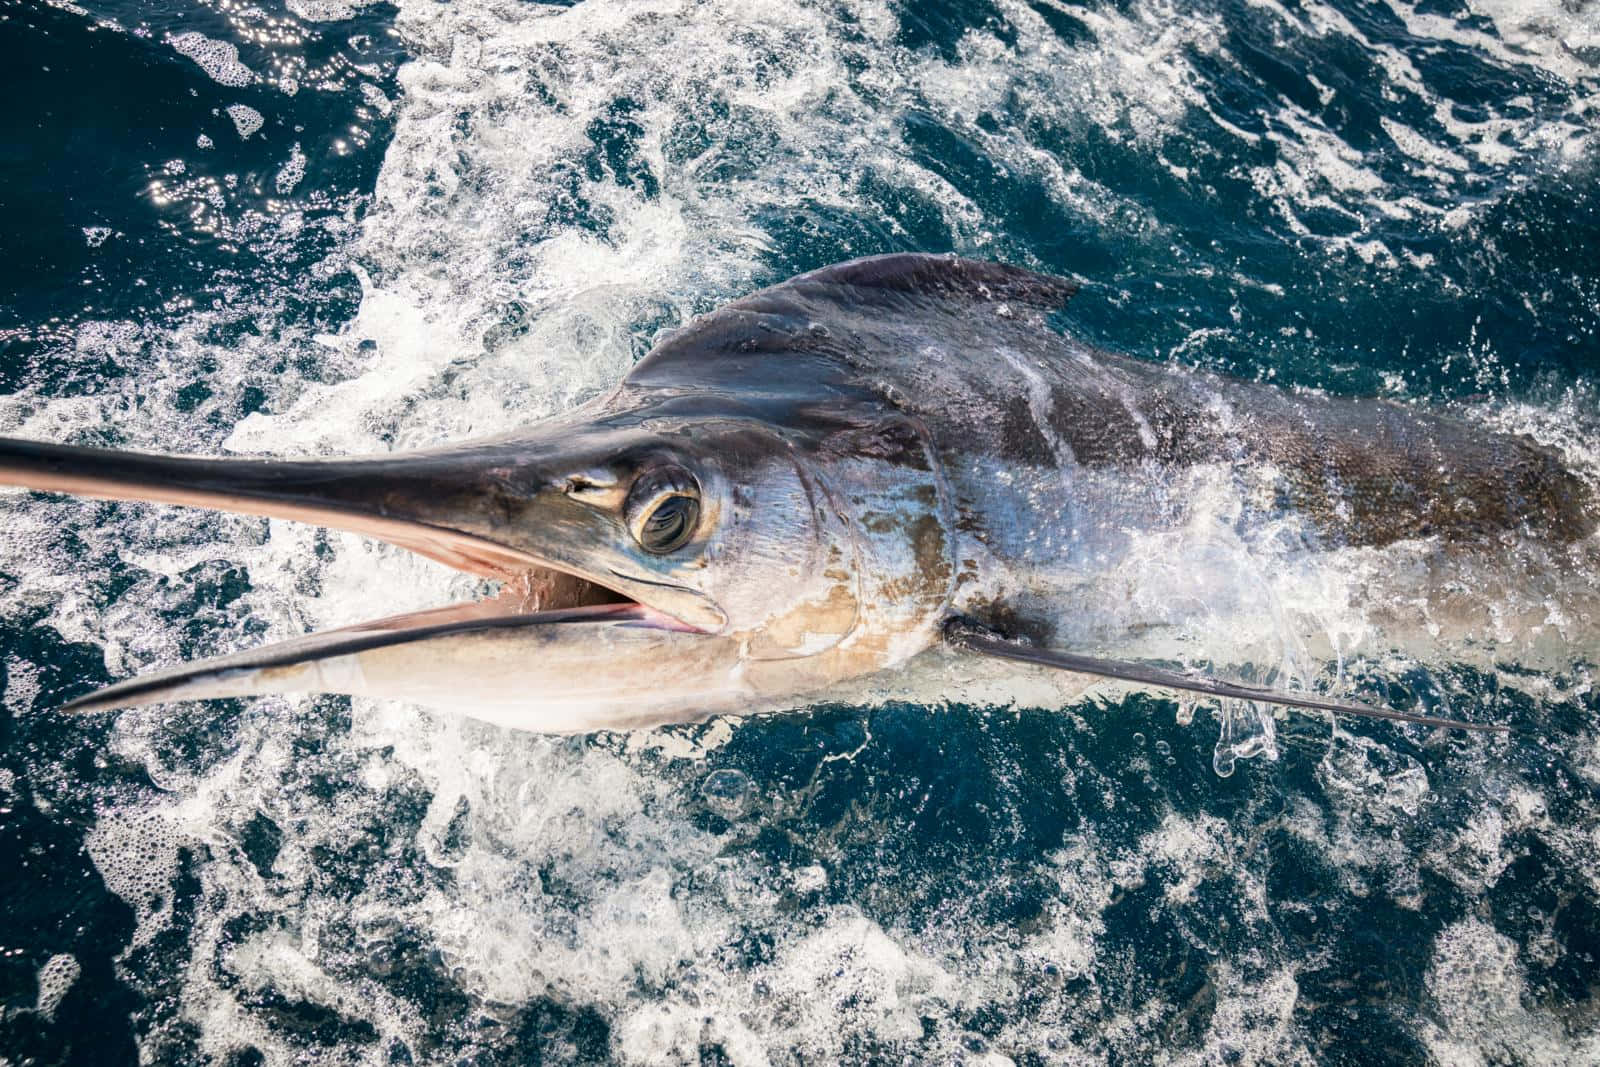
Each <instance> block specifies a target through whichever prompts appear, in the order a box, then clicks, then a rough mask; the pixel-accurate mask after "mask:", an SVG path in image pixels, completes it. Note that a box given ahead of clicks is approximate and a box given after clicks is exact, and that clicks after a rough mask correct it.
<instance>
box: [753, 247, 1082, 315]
mask: <svg viewBox="0 0 1600 1067" xmlns="http://www.w3.org/2000/svg"><path fill="white" fill-rule="evenodd" d="M808 285H841V286H849V287H851V288H853V289H858V290H861V291H862V292H863V293H864V294H876V295H879V296H888V297H906V296H914V297H922V298H928V297H934V298H938V299H942V300H947V301H966V302H980V303H995V304H1001V303H1004V304H1019V305H1021V306H1023V307H1028V308H1033V309H1035V310H1037V311H1057V310H1059V309H1060V308H1061V307H1063V306H1064V305H1065V304H1066V303H1067V301H1068V300H1070V299H1072V296H1073V294H1075V293H1076V292H1077V291H1078V283H1077V282H1076V281H1073V280H1072V279H1071V278H1061V277H1057V276H1056V275H1053V274H1038V273H1036V272H1034V271H1031V270H1025V269H1024V268H1022V267H1012V266H1008V265H1006V264H1004V263H989V262H986V261H984V260H977V259H963V258H961V257H960V256H957V255H954V254H948V255H932V254H929V253H926V252H896V253H892V254H890V255H886V256H867V257H866V258H864V259H852V260H850V261H849V262H848V263H835V264H834V265H833V266H831V267H823V268H822V269H820V270H814V271H812V272H811V273H809V274H802V275H800V276H799V277H797V278H793V279H791V280H789V281H787V282H785V283H784V284H783V285H782V286H775V287H774V288H785V287H788V286H795V287H803V286H808ZM770 292H772V290H771V289H768V290H763V291H762V292H761V293H756V294H753V296H752V297H751V298H750V299H752V300H754V299H757V298H759V297H761V296H762V295H763V294H764V293H770Z"/></svg>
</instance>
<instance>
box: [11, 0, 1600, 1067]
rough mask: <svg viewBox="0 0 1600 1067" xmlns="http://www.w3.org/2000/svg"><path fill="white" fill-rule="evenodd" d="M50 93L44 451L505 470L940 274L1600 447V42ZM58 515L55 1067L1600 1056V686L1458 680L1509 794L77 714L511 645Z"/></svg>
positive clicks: (506, 57) (34, 405) (45, 923)
mask: <svg viewBox="0 0 1600 1067" xmlns="http://www.w3.org/2000/svg"><path fill="white" fill-rule="evenodd" d="M191 33H192V34H200V35H203V37H204V38H207V39H209V40H210V41H212V42H221V43H222V44H224V45H231V46H233V47H234V48H236V49H237V55H236V57H230V56H229V55H228V54H227V52H226V48H223V49H222V50H220V51H218V50H216V46H215V45H214V44H213V45H211V46H210V50H209V51H205V52H204V53H203V54H204V55H206V56H208V57H212V61H211V62H210V64H209V67H208V66H206V65H202V64H201V63H199V62H196V61H195V60H194V59H193V58H191V53H194V52H195V51H196V48H195V47H194V46H195V42H196V40H197V39H195V38H184V37H182V36H181V35H185V34H191ZM0 56H3V57H4V59H5V64H4V68H3V69H4V70H5V75H4V82H3V84H4V85H5V86H6V88H7V90H8V91H7V93H6V99H7V100H8V101H9V102H10V106H8V107H7V108H6V109H5V111H4V114H3V116H0V123H3V124H4V125H3V127H0V145H3V147H0V218H3V219H4V220H5V224H4V228H3V230H0V234H3V238H0V240H3V244H0V393H3V394H4V395H3V397H0V432H4V433H7V434H18V435H24V436H39V437H50V438H52V439H58V440H69V441H74V442H78V443H110V444H124V445H138V446H146V447H151V448H160V449H166V450H173V451H195V452H203V451H216V450H219V449H222V448H237V449H240V450H274V449H276V450H279V451H284V452H304V451H361V450H368V451H370V450H372V449H374V448H381V447H386V446H389V445H391V444H423V443H435V442H437V441H440V440H445V439H449V438H457V437H462V436H465V435H466V434H468V433H483V432H490V431H493V430H496V429H504V428H509V427H511V426H514V425H517V424H518V423H519V422H525V421H528V420H530V419H533V418H537V417H540V416H542V415H545V414H548V413H550V412H551V411H554V410H557V409H559V408H561V407H564V406H566V405H568V404H570V403H572V402H574V401H575V400H577V399H580V398H582V397H585V396H588V395H591V394H593V393H594V392H596V391H598V390H599V389H601V388H604V387H605V386H607V385H608V384H610V383H611V382H613V381H614V380H615V379H616V378H617V377H618V376H619V375H620V374H621V373H622V371H623V370H624V369H625V368H626V366H627V365H628V363H629V361H630V360H632V359H633V358H636V357H637V356H638V355H640V354H642V353H643V352H644V351H645V350H647V349H648V347H649V345H650V343H651V340H652V339H653V338H654V337H655V336H656V335H657V334H658V333H659V332H660V331H661V330H662V329H664V328H666V327H669V326H671V325H674V324H676V323H678V322H681V321H683V319H684V318H686V317H687V316H689V315H691V314H694V313H697V312H700V311H704V310H707V309H709V308H710V307H712V306H715V305H716V304H717V303H719V302H722V301H724V300H726V299H729V298H731V297H733V296H735V295H738V294H740V293H743V292H746V291H748V290H750V289H752V288H754V287H756V286H758V285H761V284H766V283H769V282H773V281H776V280H779V279H781V278H783V277H786V276H788V275H790V274H793V273H796V272H799V271H802V270H806V269H810V268H813V267H817V266H820V265H823V264H826V263H829V262H833V261H836V260H840V259H845V258H849V257H851V256H856V255H864V254H868V253H873V252H883V251H892V250H896V249H921V250H932V251H939V250H956V251H959V252H962V253H965V254H972V255H977V256H982V257H986V258H994V259H1003V260H1008V261H1012V262H1016V263H1021V264H1025V265H1029V266H1033V267H1036V268H1040V269H1047V270H1055V271H1059V272H1066V273H1072V274H1076V275H1078V276H1080V277H1081V278H1083V279H1084V280H1085V283H1086V284H1085V286H1084V289H1083V291H1082V292H1081V293H1080V295H1079V296H1078V297H1077V298H1076V299H1075V300H1074V302H1073V303H1072V305H1071V306H1070V308H1069V309H1068V311H1067V312H1066V314H1065V319H1064V323H1063V325H1064V326H1065V328H1068V329H1071V330H1073V331H1075V332H1077V333H1079V334H1081V335H1083V336H1085V337H1087V338H1089V339H1091V340H1093V341H1095V342H1097V343H1099V344H1102V345H1104V346H1106V347H1109V348H1113V349H1117V350H1121V351H1125V352H1129V353H1132V354H1135V355H1138V356H1143V357H1147V358H1153V359H1173V360H1177V361H1180V362H1182V363H1186V364H1190V365H1196V366H1206V367H1211V368H1216V369H1222V370H1227V371H1229V372H1232V373H1235V374H1239V375H1242V376H1245V377H1251V378H1262V379H1266V380H1272V381H1275V382H1278V383H1281V384H1285V385H1306V386H1316V387H1320V388H1323V389H1327V390H1330V391H1334V392H1344V393H1361V394H1368V393H1384V394H1387V395H1391V396H1398V397H1402V398H1414V399H1418V400H1420V401H1421V402H1425V403H1430V404H1447V403H1470V404H1473V405H1477V407H1475V408H1474V409H1473V410H1480V411H1496V412H1501V413H1504V412H1506V411H1512V412H1520V413H1522V414H1521V416H1519V417H1522V418H1525V419H1527V420H1531V421H1532V423H1533V424H1536V425H1538V426H1540V427H1544V428H1545V430H1546V432H1548V433H1550V434H1551V435H1552V436H1554V437H1558V438H1560V439H1562V440H1563V441H1565V442H1566V443H1567V444H1568V445H1570V446H1571V447H1573V448H1575V449H1579V450H1583V449H1591V448H1592V446H1593V443H1594V438H1593V433H1594V431H1595V429H1596V427H1597V426H1600V417H1597V414H1600V413H1597V410H1596V395H1597V394H1596V392H1595V385H1596V381H1597V378H1600V333H1597V330H1600V141H1597V140H1596V136H1595V133H1594V130H1595V129H1596V128H1597V126H1600V123H1597V118H1600V8H1596V7H1595V6H1594V4H1592V3H1587V2H1585V0H1576V2H1572V0H1568V2H1566V3H1559V2H1549V3H1543V2H1535V3H1530V4H1516V3H1511V2H1501V0H1463V2H1451V0H1438V2H1434V0H1424V2H1421V3H1417V4H1414V5H1411V4H1400V3H1387V2H1374V3H1356V2H1346V0H1337V2H1331V3H1296V2H1293V0H1283V2H1281V3H1280V2H1262V3H1244V2H1239V3H1230V2H1226V0H1207V2H1203V3H1199V4H1196V5H1178V4H1168V3H1163V2H1161V0H1127V2H1123V3H1104V4H1101V3H1078V2H1069V0H1061V2H1055V0H1033V2H1031V3H1023V2H1020V0H1019V2H1016V3H1010V2H994V3H986V2H966V3H955V2H952V3H937V2H935V3H914V4H913V3H868V2H845V0H841V2H837V3H820V4H788V3H759V2H750V0H747V2H741V3H726V4H723V3H715V2H707V3H701V4H689V3H684V4H678V3H671V2H666V0H663V2H660V3H656V4H645V3H640V4H630V3H609V4H601V3H599V2H598V0H586V2H585V3H580V4H577V5H575V6H564V5H548V4H536V3H526V4H523V3H513V2H510V0H461V2H457V3H450V4H443V3H435V2H434V0H422V2H416V3H413V2H412V0H407V2H406V3H403V4H401V5H399V6H398V7H395V6H390V5H387V4H361V3H320V4H318V3H310V2H298V0H296V2H289V3H288V4H287V5H283V4H278V3H270V2H269V3H262V4H258V5H238V4H232V3H220V2H219V3H201V2H195V3H188V2H178V0H174V2H171V3H164V4H135V3H129V2H102V3H88V4H83V5H62V6H54V5H47V4H40V3H16V2H13V0H0ZM241 71H242V73H241ZM241 106H243V107H247V108H250V109H252V111H253V112H254V113H255V114H257V115H258V116H259V119H260V125H259V127H258V128H252V121H253V120H251V119H250V118H249V113H246V112H242V111H237V110H236V111H235V112H234V113H232V114H230V111H229V108H235V109H237V108H239V107H241ZM235 115H240V116H243V117H244V121H242V122H241V120H240V119H238V118H235V117H234V116H235ZM202 137H203V138H205V139H206V142H207V143H206V144H204V145H202V143H201V138H202ZM297 160H298V161H299V162H297ZM302 166H303V171H301V170H300V168H301V167H302ZM1586 454H1588V455H1590V456H1593V454H1594V453H1593V452H1592V451H1590V452H1587V453H1586ZM4 508H5V515H6V524H5V535H4V537H3V538H0V664H3V667H4V672H5V674H4V678H5V690H4V697H3V704H0V872H4V876H3V877H0V1061H4V1062H15V1063H19V1064H20V1063H58V1062H59V1063H68V1062H71V1063H94V1064H107V1063H122V1062H133V1061H135V1060H136V1059H142V1060H144V1061H146V1062H158V1063H226V1064H230V1065H232V1064H237V1065H245V1064H257V1063H289V1062H330V1063H473V1064H491V1063H531V1062H598V1061H605V1060H615V1061H621V1062H701V1063H740V1064H743V1063H759V1062H774V1063H785V1062H808V1063H829V1062H838V1061H840V1060H845V1061H876V1062H889V1061H895V1062H902V1061H910V1062H922V1061H936V1062H957V1061H964V1062H971V1063H983V1062H994V1063H998V1062H1005V1061H1004V1060H1002V1059H995V1058H994V1057H1006V1058H1009V1060H1010V1061H1012V1062H1016V1063H1055V1062H1107V1063H1143V1062H1151V1061H1161V1062H1174V1063H1218V1062H1220V1063H1258V1062H1259V1063H1289V1062H1318V1063H1348V1064H1358V1063H1359V1064H1365V1063H1421V1062H1440V1063H1451V1064H1453V1063H1475V1062H1481V1063H1574V1062H1600V1007H1597V1006H1600V1000H1597V983H1600V697H1597V695H1596V691H1595V690H1594V689H1593V688H1592V687H1590V686H1588V684H1587V678H1588V675H1587V673H1586V672H1587V671H1588V670H1590V669H1592V665H1585V664H1581V663H1575V664H1573V666H1572V669H1571V671H1570V672H1566V673H1563V674H1560V675H1554V676H1548V677H1544V678H1534V679H1531V680H1530V679H1526V678H1522V679H1519V678H1518V677H1516V676H1515V674H1514V673H1507V674H1502V675H1481V674H1475V673H1473V672H1471V671H1468V670H1466V669H1464V668H1462V669H1459V670H1450V669H1443V670H1442V671H1441V676H1440V678H1439V679H1435V680H1434V682H1435V684H1439V685H1441V686H1442V688H1444V689H1445V690H1447V691H1449V692H1451V693H1452V694H1453V695H1454V696H1455V697H1456V698H1457V699H1462V700H1474V701H1481V702H1483V704H1484V705H1486V706H1487V707H1488V708H1490V709H1492V711H1493V714H1494V715H1495V716H1497V717H1499V718H1501V719H1503V720H1504V721H1507V722H1509V723H1511V724H1513V725H1514V726H1516V727H1517V728H1518V733H1516V734H1515V735H1514V736H1513V737H1512V738H1511V739H1509V740H1504V741H1500V740H1490V739H1483V738H1476V737H1460V736H1456V737H1439V736H1433V735H1425V734H1422V733H1419V732H1417V731H1413V730H1408V729H1406V728H1400V727H1395V726H1391V725H1387V724H1374V723H1348V724H1344V729H1343V730H1342V731H1341V732H1340V733H1338V734H1336V735H1334V736H1331V737H1330V733H1329V729H1328V727H1327V725H1326V723H1325V722H1322V721H1320V720H1315V719H1311V718H1291V719H1289V720H1287V721H1286V722H1283V723H1281V724H1280V726H1279V746H1280V749H1281V756H1280V758H1279V759H1277V760H1276V761H1266V760H1254V761H1249V762H1244V763H1241V764H1240V767H1239V770H1238V771H1237V772H1236V773H1235V774H1233V775H1232V776H1231V777H1227V778H1219V777H1217V776H1216V775H1215V774H1214V773H1213V771H1212V760H1211V750H1212V746H1213V743H1214V742H1215V740H1216V737H1217V732H1218V728H1219V727H1218V723H1217V720H1216V718H1215V717H1214V716H1212V715H1211V714H1209V713H1207V712H1204V711H1203V712H1201V713H1199V714H1197V715H1195V716H1194V719H1193V722H1192V723H1190V724H1187V725H1185V724H1180V723H1179V722H1178V721H1177V717H1176V716H1175V714H1174V713H1175V711H1176V709H1177V706H1176V705H1175V704H1174V703H1172V702H1171V701H1167V700H1163V699H1159V698H1154V697H1134V698H1130V699H1127V700H1125V701H1120V702H1114V703H1106V702H1091V703H1086V704H1084V705H1081V706H1075V707H1072V708H1068V709H1060V708H1050V709H1020V710H1018V709H990V708H970V707H964V706H952V707H936V708H928V707H917V706H900V705H889V706H884V707H874V708H853V707H834V706H828V707H820V708H815V709H810V710H808V711H806V712H804V713H797V714H793V715H786V716H775V717H767V718H761V719H756V720H750V721H730V722H713V723H711V724H707V725H703V726H696V727H685V728H674V729H669V730H664V731H660V732H658V733H657V734H654V735H644V736H609V735H600V736H593V737H586V738H578V739H549V738H540V737H533V736H527V735H516V734H509V733H505V732H502V731H497V730H493V729H490V728H487V727H482V726H478V725H475V724H471V723H468V722H464V721H462V720H459V719H456V718H452V717H449V716H433V715H429V714H424V713H420V712H417V711H415V710H414V709H407V708H399V707H393V706H388V705H377V704H373V703H363V702H355V704H354V705H352V703H351V702H350V701H348V700H341V699H331V698H323V699H316V700H308V701H289V700H261V701H254V702H241V701H234V702H226V703H223V704H220V705H217V706H198V705H178V706H173V707H171V708H166V709H146V710H144V711H139V712H132V713H128V714H126V715H124V716H122V717H121V718H119V719H115V720H112V719H108V718H104V717H99V718H88V719H76V718H67V717H63V716H60V715H58V714H56V713H55V712H54V711H53V710H52V709H53V708H54V707H56V706H57V705H59V704H60V703H61V702H62V701H63V700H65V699H69V698H71V697H73V696H76V695H78V694H80V693H82V692H85V691H87V690H89V689H91V688H93V687H95V686H97V685H100V684H104V683H105V682H107V681H109V680H111V679H112V678H113V677H120V676H122V675H124V674H126V673H130V672H131V671H133V670H136V669H139V668H141V667H144V666H147V665H152V664H156V663H167V662H171V661H174V660H176V659H179V658H185V657H189V656H195V655H202V654H210V653H215V652H219V651H224V650H228V649H233V648H238V647H242V646H245V645H248V644H253V643H256V642H259V641H261V640H263V639H264V638H266V637H269V636H283V635H284V634H286V633H290V632H299V631H301V630H304V629H307V628H310V627H312V626H326V625H329V624H331V623H333V622H347V621H350V620H352V619H356V618H361V617H364V616H371V615H376V614H380V613H383V612H386V611H388V610H399V609H400V608H404V607H416V606H426V605H431V604H433V603H438V602H441V601H442V600H444V599H446V598H447V596H448V595H449V594H450V593H452V592H460V590H461V587H460V586H452V585H451V584H450V583H449V580H448V579H447V578H446V577H444V576H442V575H441V574H439V573H438V572H437V571H436V570H435V569H432V568H430V567H429V566H428V565H425V564H420V563H415V562H412V561H408V560H406V559H405V558H404V557H403V556H401V555H400V554H399V553H397V552H376V553H375V552H373V551H372V550H370V549H368V548H366V547H364V546H363V545H362V544H361V543H360V542H359V541H357V540H355V539H353V538H342V537H338V536H330V535H326V534H319V533H316V532H313V531H305V530H298V529H294V528H291V527H287V526H284V525H282V524H272V525H269V524H267V523H266V522H265V521H259V520H252V519H243V518H220V517H214V516H199V515H191V514H187V513H179V512H175V511H165V510H161V511H158V510H155V509H150V508H140V507H135V506H132V505H115V504H108V503H78V504H69V503H65V502H63V501H60V500H58V499H51V498H45V497H42V496H16V497H8V498H6V500H5V501H4ZM397 601H399V602H397ZM1385 681H1386V682H1387V684H1390V685H1392V686H1400V687H1404V686H1407V685H1412V684H1415V681H1416V679H1414V678H1412V677H1410V676H1407V675H1404V674H1401V675H1397V676H1394V677H1390V678H1387V679H1385ZM985 1057H989V1059H985Z"/></svg>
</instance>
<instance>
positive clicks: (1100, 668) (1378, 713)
mask: <svg viewBox="0 0 1600 1067" xmlns="http://www.w3.org/2000/svg"><path fill="white" fill-rule="evenodd" d="M944 635H945V640H946V641H947V642H949V643H950V644H951V645H953V646H954V647H956V648H963V649H966V650H967V651H969V652H977V653H979V654H980V655H985V656H994V657H996V658H997V659H1007V660H1013V661H1015V662H1017V663H1032V664H1034V665H1036V666H1041V667H1057V668H1059V669H1061V670H1064V671H1076V672H1078V673H1079V674H1093V675H1097V676H1099V677H1101V678H1117V679H1121V680H1122V681H1125V682H1138V683H1139V684H1141V685H1150V686H1158V687H1160V688H1162V689H1179V690H1183V691H1184V692H1189V693H1205V694H1207V695H1208V696H1216V697H1230V698H1234V699H1238V700H1259V701H1261V702H1263V703H1266V704H1284V705H1287V706H1289V707H1294V708H1312V709H1315V710H1317V711H1332V712H1335V713H1337V714H1340V715H1359V716H1361V717H1363V718H1368V719H1390V720H1392V721H1394V722H1410V723H1416V724H1418V725H1420V726H1438V727H1442V728H1444V729H1446V730H1471V731H1476V732H1479V733H1509V732H1510V727H1507V726H1496V725H1489V724H1485V723H1476V722H1461V721H1459V720H1457V719H1440V718H1435V717H1434V716H1432V715H1413V714H1410V713H1409V712H1404V711H1392V710H1390V709H1388V708H1380V707H1376V706H1374V705H1372V704H1363V703H1360V702H1358V701H1354V700H1340V699H1339V698H1337V697H1327V696H1319V695H1317V694H1315V693H1292V692H1289V691H1287V690H1283V689H1268V688H1266V687H1264V686H1258V685H1245V684H1243V683H1241V682H1228V681H1224V680H1222V679H1219V678H1203V677H1198V676H1196V675H1190V674H1182V673H1180V672H1178V671H1169V670H1163V669H1162V668H1160V667H1152V666H1150V665H1149V664H1145V663H1134V662H1131V661H1129V660H1117V659H1098V658H1096V657H1094V656H1079V655H1075V654H1074V653H1071V652H1055V651H1051V650H1047V649H1041V648H1034V647H1032V646H1029V645H1025V644H1018V643H1016V642H1013V641H1008V640H1006V639H1005V638H1003V637H1000V636H998V635H996V634H994V633H993V632H991V631H989V630H986V629H984V628H982V627H980V626H977V625H976V624H974V623H972V622H969V621H967V620H964V619H952V620H951V621H950V622H949V623H947V624H946V625H945V630H944Z"/></svg>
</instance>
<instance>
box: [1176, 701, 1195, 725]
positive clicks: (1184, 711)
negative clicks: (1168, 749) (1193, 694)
mask: <svg viewBox="0 0 1600 1067" xmlns="http://www.w3.org/2000/svg"><path fill="white" fill-rule="evenodd" d="M1192 722H1194V701H1192V700H1180V701H1178V725H1179V726H1188V725H1189V724H1190V723H1192Z"/></svg>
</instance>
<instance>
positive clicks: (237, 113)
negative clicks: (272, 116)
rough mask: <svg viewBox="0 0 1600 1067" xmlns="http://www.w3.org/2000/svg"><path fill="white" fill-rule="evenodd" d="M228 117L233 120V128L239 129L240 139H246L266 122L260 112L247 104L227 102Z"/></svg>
mask: <svg viewBox="0 0 1600 1067" xmlns="http://www.w3.org/2000/svg"><path fill="white" fill-rule="evenodd" d="M228 117H229V118H230V119H232V120H233V128H234V129H236V130H238V131H239V139H240V140H241V141H248V140H249V139H250V135H251V134H253V133H255V132H256V131H257V130H259V129H261V127H262V125H263V124H264V123H265V122H266V120H265V119H264V118H262V116H261V112H259V111H257V110H256V109H255V108H253V107H251V106H250V105H249V104H229V105H228Z"/></svg>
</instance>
